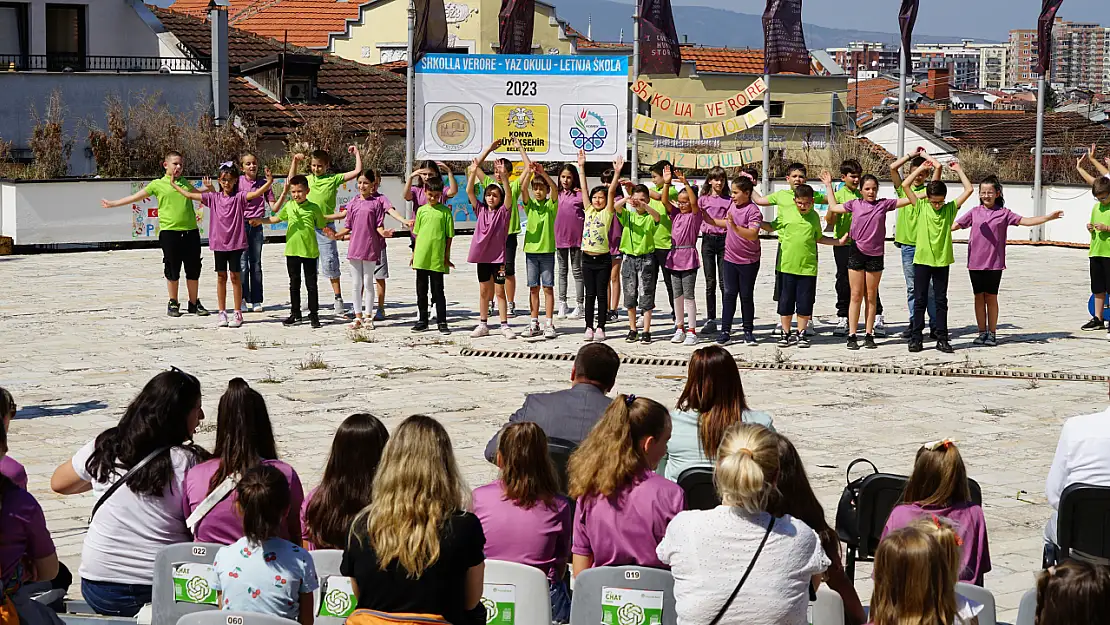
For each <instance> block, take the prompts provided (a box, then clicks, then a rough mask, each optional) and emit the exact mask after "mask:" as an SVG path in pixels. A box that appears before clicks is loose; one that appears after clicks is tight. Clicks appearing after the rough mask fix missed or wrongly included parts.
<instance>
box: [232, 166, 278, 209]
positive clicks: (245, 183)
mask: <svg viewBox="0 0 1110 625" xmlns="http://www.w3.org/2000/svg"><path fill="white" fill-rule="evenodd" d="M264 186H266V179H265V178H255V179H254V180H251V179H250V178H247V177H246V175H243V176H239V190H240V191H246V192H247V193H250V192H251V191H257V190H258V189H261V188H262V187H264ZM273 201H274V190H273V189H269V190H267V191H266V193H263V194H262V195H261V196H259V197H256V198H254V199H253V200H248V201H247V208H246V210H244V211H243V217H244V218H246V219H259V218H261V217H265V216H266V202H273Z"/></svg>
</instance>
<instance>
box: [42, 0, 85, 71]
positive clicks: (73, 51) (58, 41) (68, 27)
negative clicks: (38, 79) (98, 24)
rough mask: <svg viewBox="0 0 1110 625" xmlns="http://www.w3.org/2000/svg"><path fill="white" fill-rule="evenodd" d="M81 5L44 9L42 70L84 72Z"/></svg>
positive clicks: (83, 15)
mask: <svg viewBox="0 0 1110 625" xmlns="http://www.w3.org/2000/svg"><path fill="white" fill-rule="evenodd" d="M85 10H86V6H85V5H79V4H48V5H46V68H47V70H50V71H65V70H67V69H69V70H71V71H83V70H84V69H85V41H86V30H85Z"/></svg>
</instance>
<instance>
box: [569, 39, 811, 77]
mask: <svg viewBox="0 0 1110 625" xmlns="http://www.w3.org/2000/svg"><path fill="white" fill-rule="evenodd" d="M578 49H579V50H583V51H585V50H591V49H594V50H621V49H626V50H632V44H631V43H616V42H611V41H587V40H585V39H582V40H579V42H578ZM681 54H682V61H683V62H684V63H693V64H694V67H695V68H696V70H697V71H699V72H712V73H718V74H762V73H763V50H753V49H748V48H743V49H741V48H709V47H703V46H694V45H683V46H682V47H681ZM809 71H810V74H813V68H812V67H811V68H810V70H809Z"/></svg>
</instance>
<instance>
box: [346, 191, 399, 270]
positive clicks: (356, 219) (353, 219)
mask: <svg viewBox="0 0 1110 625" xmlns="http://www.w3.org/2000/svg"><path fill="white" fill-rule="evenodd" d="M391 208H393V205H392V204H390V203H389V198H387V197H386V196H384V195H382V194H381V193H375V194H374V195H372V196H370V199H365V198H363V197H362V196H361V195H356V196H355V197H353V198H351V200H350V201H349V202H347V204H346V206H344V207H343V210H345V211H347V219H346V221H345V223H344V225H345V226H346V227H347V228H348V229H350V231H351V240H350V242H349V243H348V244H347V259H348V260H370V261H374V262H375V263H376V262H378V261H379V260H381V257H382V250H383V249H385V238H384V237H383V236H382V235H381V234H380V233H379V232H378V228H380V227H382V226H384V225H385V214H386V213H387V212H389V209H391Z"/></svg>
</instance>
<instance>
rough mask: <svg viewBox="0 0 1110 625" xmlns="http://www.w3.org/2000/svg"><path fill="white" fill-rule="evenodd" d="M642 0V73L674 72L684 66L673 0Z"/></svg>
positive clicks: (640, 0)
mask: <svg viewBox="0 0 1110 625" xmlns="http://www.w3.org/2000/svg"><path fill="white" fill-rule="evenodd" d="M639 2H640V73H642V74H674V75H675V76H678V74H679V71H680V70H681V68H682V54H681V53H680V52H679V49H678V31H676V30H675V27H674V14H673V13H671V0H639Z"/></svg>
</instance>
